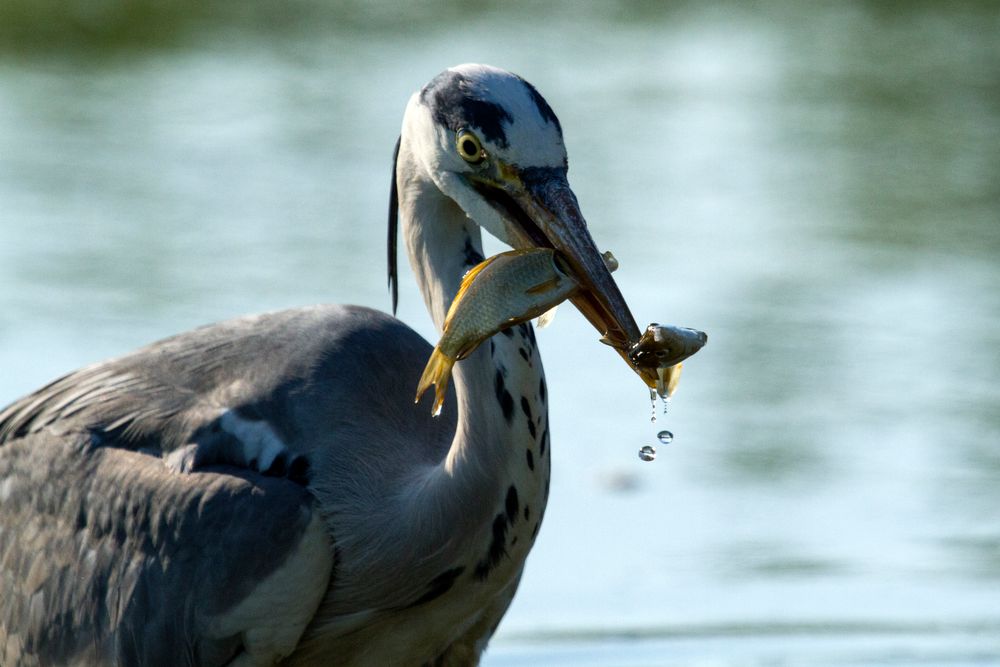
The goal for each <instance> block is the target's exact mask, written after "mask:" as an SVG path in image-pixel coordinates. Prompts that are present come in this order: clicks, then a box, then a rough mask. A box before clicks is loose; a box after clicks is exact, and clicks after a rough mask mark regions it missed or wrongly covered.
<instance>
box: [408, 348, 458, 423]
mask: <svg viewBox="0 0 1000 667" xmlns="http://www.w3.org/2000/svg"><path fill="white" fill-rule="evenodd" d="M454 365H455V360H454V359H452V358H451V357H449V356H448V355H446V354H445V353H444V352H442V351H441V350H439V349H438V348H436V347H435V348H434V351H433V352H431V357H430V359H428V360H427V366H425V367H424V372H423V374H422V375H421V376H420V382H418V383H417V396H416V398H414V399H413V402H414V403H419V402H420V397H421V396H423V395H424V392H425V391H427V389H428V387H430V386H431V385H434V405H433V406H432V407H431V414H432V415H434V416H435V417H437V416H438V415H439V414H441V406H443V405H444V396H445V393H446V392H447V391H448V381H449V380H451V368H452V366H454Z"/></svg>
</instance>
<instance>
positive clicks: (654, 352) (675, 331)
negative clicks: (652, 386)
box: [628, 322, 708, 398]
mask: <svg viewBox="0 0 1000 667" xmlns="http://www.w3.org/2000/svg"><path fill="white" fill-rule="evenodd" d="M706 342H708V335H707V334H705V332H703V331H698V330H697V329H688V328H687V327H675V326H670V325H664V324H656V323H655V322H654V323H653V324H650V325H649V326H648V327H646V331H645V332H643V334H642V337H641V338H640V339H639V342H638V343H636V344H635V345H633V346H632V349H631V350H629V352H628V356H629V359H631V361H632V363H633V364H635V365H636V367H638V368H648V369H652V370H655V372H656V378H657V381H656V393H658V394H659V395H660V396H662V397H664V398H669V397H670V396H671V395H672V394H673V393H674V391H675V390H676V389H677V384H678V382H679V381H680V378H681V368H682V367H683V364H682V363H681V362H682V361H684V360H685V359H687V358H688V357H690V356H691V355H692V354H694V353H695V352H697V351H698V350H700V349H701V348H702V347H704V346H705V343H706Z"/></svg>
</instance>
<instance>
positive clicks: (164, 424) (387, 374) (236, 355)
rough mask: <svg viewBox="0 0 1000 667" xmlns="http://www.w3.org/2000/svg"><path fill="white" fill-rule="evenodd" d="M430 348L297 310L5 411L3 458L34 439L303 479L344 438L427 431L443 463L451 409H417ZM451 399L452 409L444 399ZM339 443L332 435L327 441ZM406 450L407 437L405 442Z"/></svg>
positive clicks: (72, 381)
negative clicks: (64, 435) (431, 415)
mask: <svg viewBox="0 0 1000 667" xmlns="http://www.w3.org/2000/svg"><path fill="white" fill-rule="evenodd" d="M430 350H431V348H430V346H429V345H428V344H427V343H426V341H424V340H423V339H422V338H420V336H418V335H417V334H416V333H414V332H413V331H412V330H411V329H409V328H408V327H406V326H405V325H403V324H402V323H400V322H399V321H398V320H396V319H395V318H391V317H389V316H387V315H385V314H383V313H379V312H377V311H372V310H369V309H366V308H360V307H355V306H315V307H311V308H299V309H293V310H287V311H282V312H277V313H270V314H265V315H259V316H254V317H247V318H241V319H237V320H232V321H229V322H222V323H219V324H215V325H211V326H208V327H203V328H201V329H196V330H194V331H190V332H187V333H184V334H180V335H178V336H175V337H173V338H168V339H166V340H163V341H160V342H158V343H155V344H153V345H150V346H148V347H146V348H142V349H140V350H137V351H136V352H133V353H131V354H128V355H126V356H123V357H120V358H117V359H112V360H110V361H106V362H103V363H100V364H96V365H94V366H90V367H87V368H83V369H81V370H78V371H76V372H74V373H71V374H69V375H67V376H65V377H62V378H60V379H58V380H56V381H54V382H52V383H50V384H49V385H47V386H45V387H43V388H41V389H39V390H38V391H36V392H35V393H33V394H31V395H29V396H26V397H25V398H23V399H21V400H19V401H17V402H16V403H14V404H12V405H10V406H9V407H7V408H6V409H4V410H2V411H0V447H2V446H3V443H4V442H5V441H8V440H11V439H14V438H18V437H23V436H25V435H28V434H31V433H35V432H38V431H40V430H42V429H46V428H49V429H54V430H57V431H79V430H87V431H89V432H90V433H91V435H92V436H93V438H94V440H95V442H96V443H98V444H101V443H104V444H108V445H109V446H113V447H120V448H125V449H131V450H135V451H142V452H145V453H148V454H153V455H156V456H161V457H163V458H164V461H165V462H166V463H167V464H168V465H169V466H170V467H171V468H173V469H177V470H191V469H197V468H202V467H204V466H206V465H211V464H223V463H225V464H232V465H236V466H240V467H246V468H249V469H253V470H262V471H265V472H268V473H271V474H276V475H287V476H289V477H291V478H292V479H293V480H294V481H297V482H299V483H301V484H305V483H306V482H307V468H308V466H309V459H308V454H309V452H310V449H311V448H313V447H314V446H315V443H316V442H317V441H318V438H317V436H318V435H319V436H323V437H325V438H326V440H325V442H326V444H329V441H330V439H331V438H330V437H328V436H329V434H330V432H331V431H332V430H333V429H334V428H339V429H340V430H341V431H343V432H344V433H345V434H346V433H348V432H350V437H349V438H348V437H345V440H350V441H353V442H356V441H358V440H359V438H365V439H369V440H385V439H390V440H391V439H394V438H399V437H400V436H399V434H400V433H407V432H414V430H416V431H419V432H421V433H424V434H425V435H426V436H427V437H425V438H423V439H422V440H421V442H422V443H423V444H424V445H425V446H426V448H427V449H426V451H422V452H417V453H416V454H417V455H418V456H421V457H427V458H429V459H435V458H439V457H440V456H442V455H443V453H444V451H445V450H446V448H447V443H448V442H449V440H450V436H449V433H450V431H453V429H454V412H455V411H454V409H450V410H448V411H447V412H448V415H447V416H446V418H445V419H441V420H435V421H433V422H431V420H429V419H428V417H427V413H428V409H427V408H426V407H421V408H419V409H417V408H416V407H414V406H413V392H414V391H415V388H416V379H415V378H417V377H419V375H420V372H421V369H422V367H423V363H424V362H425V361H426V359H427V357H428V356H429V355H430ZM453 400H454V398H453V392H452V394H451V395H450V396H449V401H453ZM334 439H335V438H334ZM409 440H411V439H408V442H409Z"/></svg>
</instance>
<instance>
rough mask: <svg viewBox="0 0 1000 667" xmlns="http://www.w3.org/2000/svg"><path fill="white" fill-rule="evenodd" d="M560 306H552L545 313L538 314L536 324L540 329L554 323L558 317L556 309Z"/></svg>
mask: <svg viewBox="0 0 1000 667" xmlns="http://www.w3.org/2000/svg"><path fill="white" fill-rule="evenodd" d="M558 307H559V306H552V307H551V308H549V309H548V310H546V311H545V312H544V313H542V314H541V315H539V316H538V320H537V321H536V322H535V326H536V327H538V328H539V329H544V328H545V327H547V326H549V325H550V324H552V321H553V320H555V319H556V309H557V308H558Z"/></svg>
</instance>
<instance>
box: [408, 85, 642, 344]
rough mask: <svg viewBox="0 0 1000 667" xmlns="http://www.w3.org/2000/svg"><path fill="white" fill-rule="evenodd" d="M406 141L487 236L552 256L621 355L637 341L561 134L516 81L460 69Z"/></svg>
mask: <svg viewBox="0 0 1000 667" xmlns="http://www.w3.org/2000/svg"><path fill="white" fill-rule="evenodd" d="M403 133H404V135H405V139H406V141H407V142H408V143H409V145H410V146H411V150H412V153H413V155H414V157H415V159H416V160H417V161H418V162H419V163H420V165H421V167H422V170H423V171H424V172H425V173H426V174H427V175H428V176H429V177H430V178H431V179H433V181H434V183H435V184H436V185H437V187H438V188H439V189H440V190H441V192H443V193H444V194H445V195H447V196H448V197H450V198H451V199H452V200H453V201H455V203H457V204H458V205H459V206H460V207H461V208H462V209H463V210H464V211H465V213H466V215H468V217H469V218H470V219H472V220H473V221H475V222H476V223H477V224H479V225H480V226H481V227H483V228H485V229H486V230H487V231H488V232H490V233H491V234H493V236H495V237H496V238H498V239H499V240H500V241H502V242H504V243H506V244H508V245H510V246H511V247H513V248H518V249H524V248H538V247H542V248H554V249H556V250H558V251H559V252H560V254H561V255H562V256H563V258H564V259H565V260H566V261H567V263H568V264H569V267H570V269H571V270H572V271H573V273H574V274H575V275H574V278H575V279H576V280H577V281H578V282H579V283H580V285H581V286H582V289H581V290H580V291H579V292H578V293H577V295H576V296H574V297H573V298H572V301H573V303H574V305H575V306H576V307H577V308H578V309H579V310H580V311H581V312H582V313H583V314H584V315H585V316H586V317H587V319H588V320H590V322H591V323H592V324H593V325H594V326H595V327H596V328H597V329H598V331H600V332H601V333H602V334H603V335H604V337H605V341H606V342H608V343H610V344H612V345H613V346H614V347H616V348H618V349H619V350H620V351H621V350H624V349H626V348H627V346H628V345H630V344H631V343H634V342H635V341H636V340H638V336H639V331H638V327H637V326H636V324H635V320H634V319H633V317H632V314H631V312H630V311H629V309H628V306H627V305H626V303H625V300H624V298H623V297H622V295H621V292H620V291H619V289H618V286H617V285H616V284H615V282H614V280H613V279H612V277H611V274H610V272H609V271H608V269H607V268H606V266H605V263H604V260H603V259H602V257H601V253H600V252H599V251H598V249H597V246H596V245H595V244H594V241H593V239H592V238H591V236H590V232H589V231H588V229H587V223H586V221H585V219H584V217H583V214H582V213H581V212H580V206H579V204H578V203H577V199H576V196H575V195H574V194H573V190H572V189H571V188H570V186H569V181H568V180H567V170H568V161H567V158H566V147H565V144H564V143H563V134H562V127H561V126H560V124H559V120H558V118H556V115H555V113H554V112H553V111H552V108H551V107H550V106H549V105H548V103H547V102H546V101H545V99H544V98H543V97H542V96H541V95H540V94H539V93H538V91H537V90H535V88H534V87H533V86H532V85H531V84H530V83H528V82H527V81H525V80H524V79H522V78H520V77H519V76H517V75H515V74H512V73H510V72H507V71H504V70H501V69H497V68H494V67H489V66H486V65H460V66H458V67H453V68H451V69H448V70H446V71H444V72H442V73H441V74H439V75H438V76H436V77H435V78H434V79H433V80H431V82H430V83H428V84H427V85H426V86H425V87H424V88H423V89H422V90H420V91H419V92H418V93H415V94H414V95H413V97H412V98H411V99H410V102H409V105H408V106H407V110H406V116H405V118H404V123H403Z"/></svg>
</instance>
